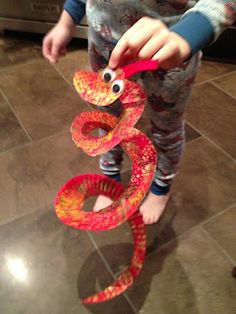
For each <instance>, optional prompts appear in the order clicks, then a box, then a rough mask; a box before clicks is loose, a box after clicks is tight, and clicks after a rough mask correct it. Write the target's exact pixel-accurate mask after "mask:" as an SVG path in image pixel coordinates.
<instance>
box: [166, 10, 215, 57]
mask: <svg viewBox="0 0 236 314" xmlns="http://www.w3.org/2000/svg"><path fill="white" fill-rule="evenodd" d="M170 30H171V31H172V32H175V33H177V34H178V35H180V36H181V37H183V38H184V39H185V40H186V41H187V42H188V43H189V45H190V47H191V51H192V55H194V54H195V53H196V52H197V51H199V50H200V49H202V48H204V47H206V46H207V45H209V44H210V43H211V42H212V41H213V40H214V28H213V25H212V24H211V23H210V21H209V19H208V18H207V17H205V16H204V15H203V14H201V13H199V12H191V13H188V14H186V15H184V16H183V18H182V19H181V20H180V21H179V22H178V23H176V24H175V25H173V26H171V27H170Z"/></svg>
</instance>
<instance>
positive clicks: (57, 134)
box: [0, 127, 67, 156]
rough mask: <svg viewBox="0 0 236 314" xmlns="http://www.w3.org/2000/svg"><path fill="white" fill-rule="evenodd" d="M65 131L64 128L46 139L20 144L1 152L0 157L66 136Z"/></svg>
mask: <svg viewBox="0 0 236 314" xmlns="http://www.w3.org/2000/svg"><path fill="white" fill-rule="evenodd" d="M66 130H67V129H66V127H65V129H64V130H62V131H59V132H57V133H54V134H51V135H48V136H46V137H43V138H40V139H38V140H35V141H33V140H32V141H31V142H28V143H25V144H22V145H18V146H15V147H13V148H10V149H8V150H5V151H2V152H0V156H1V155H4V154H6V153H12V152H14V151H17V150H19V149H22V148H24V147H28V146H30V145H32V144H39V143H41V142H43V141H46V140H50V139H51V138H53V137H57V136H59V135H63V134H66Z"/></svg>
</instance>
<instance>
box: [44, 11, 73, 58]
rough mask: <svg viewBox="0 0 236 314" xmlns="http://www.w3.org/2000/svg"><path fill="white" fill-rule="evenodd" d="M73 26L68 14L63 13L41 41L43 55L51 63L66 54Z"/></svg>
mask: <svg viewBox="0 0 236 314" xmlns="http://www.w3.org/2000/svg"><path fill="white" fill-rule="evenodd" d="M74 30H75V25H74V23H73V20H72V18H71V17H70V16H69V14H68V13H67V12H66V11H64V12H63V13H62V16H61V18H60V20H59V22H58V23H57V24H56V26H54V27H53V29H52V30H51V31H50V32H49V33H48V34H47V35H46V36H45V37H44V39H43V55H44V57H45V58H46V59H48V60H49V61H50V62H51V63H56V62H58V59H59V58H60V57H62V56H64V55H65V54H66V46H67V44H68V43H69V41H70V40H71V39H72V37H73V35H74Z"/></svg>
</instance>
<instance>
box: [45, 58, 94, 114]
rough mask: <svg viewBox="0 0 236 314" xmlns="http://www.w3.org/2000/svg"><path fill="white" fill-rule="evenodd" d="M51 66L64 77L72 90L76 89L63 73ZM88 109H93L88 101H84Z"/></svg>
mask: <svg viewBox="0 0 236 314" xmlns="http://www.w3.org/2000/svg"><path fill="white" fill-rule="evenodd" d="M51 66H52V67H53V69H54V70H55V71H56V72H57V73H58V74H59V75H60V76H61V77H62V78H63V79H64V81H65V82H66V83H67V84H68V85H69V86H70V87H71V88H72V89H73V90H74V91H76V89H75V88H74V86H73V84H72V83H71V82H70V81H68V80H67V78H66V77H65V76H64V74H63V73H62V72H61V71H60V70H59V69H58V68H57V67H56V66H55V65H53V64H51ZM84 103H85V104H86V105H87V106H88V107H89V108H90V109H92V110H94V108H93V107H92V106H91V105H90V104H89V103H88V102H86V101H85V102H84Z"/></svg>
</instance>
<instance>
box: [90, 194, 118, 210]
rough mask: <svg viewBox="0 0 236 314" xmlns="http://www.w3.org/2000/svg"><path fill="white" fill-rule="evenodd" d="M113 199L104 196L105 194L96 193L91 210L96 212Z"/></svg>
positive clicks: (109, 203)
mask: <svg viewBox="0 0 236 314" xmlns="http://www.w3.org/2000/svg"><path fill="white" fill-rule="evenodd" d="M112 203H113V201H112V200H111V199H110V198H109V197H107V196H105V195H98V197H97V199H96V202H95V204H94V206H93V211H95V212H98V211H99V210H101V209H103V208H105V207H107V206H109V205H111V204H112Z"/></svg>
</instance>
